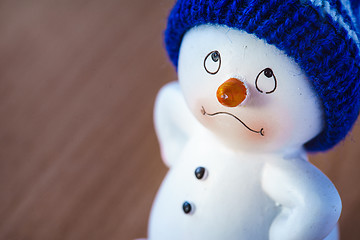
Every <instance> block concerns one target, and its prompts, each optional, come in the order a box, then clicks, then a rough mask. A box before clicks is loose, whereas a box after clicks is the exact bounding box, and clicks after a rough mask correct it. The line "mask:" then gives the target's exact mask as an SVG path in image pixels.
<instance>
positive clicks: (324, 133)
mask: <svg viewBox="0 0 360 240" xmlns="http://www.w3.org/2000/svg"><path fill="white" fill-rule="evenodd" d="M335 1H336V4H330V3H329V2H328V1H326V0H325V1H314V0H287V1H267V2H266V3H264V1H261V0H254V1H246V0H245V1H243V0H230V1H228V0H208V1H200V0H193V1H187V0H178V1H177V2H176V4H175V6H174V8H173V10H172V12H171V13H170V16H169V20H168V26H167V29H166V32H165V43H166V49H167V51H168V54H169V57H170V59H171V60H172V62H173V63H174V65H175V66H176V67H177V68H178V74H179V80H180V84H181V86H182V89H183V92H184V95H185V98H186V101H187V103H188V105H189V108H190V109H191V111H192V112H193V114H194V115H195V116H196V118H197V119H199V121H200V122H201V123H202V124H203V125H204V126H206V127H207V128H208V129H210V130H211V131H212V132H213V133H214V134H215V135H216V136H218V137H219V139H221V140H222V141H223V142H224V143H226V144H227V145H228V146H231V147H234V148H236V149H247V150H252V151H281V150H284V149H289V148H290V149H292V148H299V147H302V146H304V147H305V149H306V150H307V151H323V150H327V149H330V148H331V147H333V146H334V145H335V144H337V143H338V142H339V141H341V140H342V139H343V138H345V136H346V134H347V132H348V131H349V130H350V129H351V127H352V125H353V124H354V122H355V120H356V118H357V116H358V113H359V109H360V100H359V99H360V81H359V79H360V54H359V53H360V51H359V49H360V48H359V46H360V44H359V43H360V41H359V35H358V32H359V31H358V30H359V29H358V28H357V27H358V26H360V21H358V18H357V17H356V14H355V13H359V12H360V9H359V6H360V4H359V3H358V1H346V0H345V1H344V0H335Z"/></svg>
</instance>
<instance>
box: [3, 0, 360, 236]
mask: <svg viewBox="0 0 360 240" xmlns="http://www.w3.org/2000/svg"><path fill="white" fill-rule="evenodd" d="M172 4H173V2H172V1H168V0H153V1H148V0H133V1H125V0H102V1H100V0H97V1H96V0H61V1H60V0H47V1H45V0H28V1H17V0H3V1H1V2H0V116H1V117H0V159H1V161H0V239H1V240H20V239H26V240H31V239H34V240H35V239H36V240H49V239H51V240H57V239H59V240H60V239H61V240H64V239H66V240H70V239H74V240H79V239H86V240H91V239H94V240H99V239H107V240H110V239H124V240H126V239H133V238H136V237H144V236H146V228H147V220H148V215H149V211H150V207H151V203H152V200H153V198H154V196H155V193H156V191H157V188H158V187H159V184H160V183H161V181H162V179H163V177H164V175H165V173H166V171H167V169H166V167H165V166H164V165H163V163H162V161H161V159H160V154H159V147H158V143H157V139H156V136H155V133H154V130H153V123H152V108H153V102H154V98H155V96H156V93H157V91H158V90H159V88H160V87H161V86H162V85H164V84H165V83H166V82H169V81H171V80H175V79H176V74H175V71H174V69H173V67H172V66H171V64H170V63H169V61H168V59H167V57H166V53H165V50H164V48H163V41H162V32H163V29H164V28H165V24H166V17H167V14H168V11H169V9H170V7H171V6H172ZM359 141H360V127H359V124H357V125H356V126H355V129H354V131H353V132H352V134H350V136H349V137H348V138H347V140H346V141H345V142H344V143H341V144H340V145H339V146H338V147H337V148H336V149H334V150H332V151H331V152H329V153H326V154H319V155H316V156H312V157H311V160H312V162H314V163H315V164H316V165H317V166H318V167H319V168H321V169H322V170H323V171H324V172H325V173H326V174H327V175H328V176H329V177H330V178H331V179H332V180H333V181H334V183H335V185H336V186H337V188H338V190H339V192H340V194H341V196H342V199H343V205H344V206H343V214H342V217H341V221H340V224H341V234H342V237H343V238H342V239H346V240H349V239H360V227H359V225H360V220H359V218H360V190H359V187H358V185H357V184H359V182H360V174H359V173H358V172H359V168H360V147H359Z"/></svg>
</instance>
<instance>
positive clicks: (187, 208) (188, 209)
mask: <svg viewBox="0 0 360 240" xmlns="http://www.w3.org/2000/svg"><path fill="white" fill-rule="evenodd" d="M191 209H192V207H191V204H190V203H189V202H184V204H183V210H184V213H186V214H189V213H190V212H191Z"/></svg>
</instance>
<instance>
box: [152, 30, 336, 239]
mask: <svg viewBox="0 0 360 240" xmlns="http://www.w3.org/2000/svg"><path fill="white" fill-rule="evenodd" d="M214 50H216V51H218V52H219V53H220V56H221V66H220V68H219V71H218V72H217V73H216V74H209V71H206V70H204V66H205V65H206V64H208V63H209V64H210V65H209V66H208V67H209V68H213V69H217V66H216V63H217V62H207V61H209V60H208V59H206V56H208V54H209V53H210V52H212V51H214ZM211 64H213V65H211ZM214 64H215V65H214ZM265 68H271V69H272V71H273V73H274V74H275V76H276V80H277V86H276V89H275V91H273V92H272V93H269V94H267V93H266V92H269V89H270V90H271V89H273V88H274V85H273V84H274V83H273V82H271V81H266V80H267V79H265V78H264V79H260V81H258V82H256V83H255V79H257V78H258V77H259V76H260V73H261V72H262V71H263V69H265ZM178 73H179V83H180V85H179V84H178V83H175V82H174V83H170V84H168V85H166V86H165V87H164V88H163V89H162V90H161V91H160V93H159V95H158V98H157V101H156V104H155V127H156V131H157V134H158V137H159V141H160V147H161V153H162V157H163V159H164V161H165V163H166V164H167V165H168V166H169V167H170V170H169V172H168V174H167V176H166V178H165V179H164V181H163V183H162V186H161V187H160V190H159V192H158V194H157V197H156V199H155V201H154V205H153V208H152V211H151V216H150V222H149V239H150V240H162V239H206V240H210V239H245V240H247V239H249V240H250V239H257V240H262V239H264V240H265V239H270V240H282V239H284V240H285V239H286V240H291V239H293V240H304V239H307V240H311V239H314V240H316V239H319V240H320V239H324V238H325V237H326V236H327V235H328V234H329V233H330V232H332V231H333V232H332V234H331V235H330V236H329V237H328V238H327V239H336V238H337V233H336V230H333V229H334V227H335V226H336V223H337V220H338V218H339V216H340V212H341V200H340V197H339V195H338V193H337V190H336V189H335V187H334V186H333V184H332V183H331V181H330V180H329V179H328V178H327V177H326V176H325V175H324V174H323V173H321V172H320V171H319V170H318V169H316V168H315V167H314V166H313V165H312V164H310V163H309V162H308V161H307V159H306V154H305V152H304V150H303V148H302V145H303V144H304V143H305V142H306V141H308V140H310V139H311V138H313V137H314V136H316V135H317V134H318V133H319V132H320V131H321V128H322V118H321V104H320V102H319V101H318V99H317V97H316V94H315V93H314V92H313V91H312V89H311V84H309V82H308V80H307V79H306V76H305V75H304V74H303V72H302V71H301V69H299V67H298V66H297V64H296V63H295V62H294V61H292V60H291V59H290V58H288V57H287V56H286V55H285V54H283V53H282V52H280V51H279V50H277V49H276V48H275V47H273V46H270V45H268V44H266V43H265V42H264V41H262V40H259V39H257V38H256V37H254V36H252V35H249V34H247V33H244V32H241V31H238V30H234V29H229V28H227V27H223V26H213V25H203V26H200V27H195V28H193V29H191V30H190V31H189V32H188V33H187V34H186V35H185V37H184V40H183V42H182V46H181V50H180V57H179V68H178ZM230 78H236V79H238V80H239V81H241V82H243V84H244V85H245V86H246V87H247V93H248V94H247V97H246V99H245V101H244V102H242V103H241V104H240V105H238V106H236V107H227V106H224V105H222V104H221V103H220V102H219V101H218V99H217V96H216V91H217V89H218V88H219V86H220V85H221V84H222V83H224V82H225V81H226V80H228V79H230ZM180 88H181V89H180ZM259 88H261V89H264V91H263V92H260V91H259ZM204 109H206V113H224V112H226V114H217V115H209V114H204ZM230 114H231V115H230ZM235 116H236V117H235ZM245 125H246V126H247V127H245ZM249 128H250V129H255V130H254V131H249ZM259 129H263V130H264V131H263V133H264V134H259V133H260V131H259V132H258V133H256V131H257V130H259ZM197 167H204V168H205V169H206V171H207V177H206V178H204V179H197V178H196V177H195V174H194V172H195V169H196V168H197ZM185 201H187V202H189V203H191V206H192V211H191V212H190V213H188V214H186V213H185V212H184V211H183V209H182V205H183V203H184V202H185Z"/></svg>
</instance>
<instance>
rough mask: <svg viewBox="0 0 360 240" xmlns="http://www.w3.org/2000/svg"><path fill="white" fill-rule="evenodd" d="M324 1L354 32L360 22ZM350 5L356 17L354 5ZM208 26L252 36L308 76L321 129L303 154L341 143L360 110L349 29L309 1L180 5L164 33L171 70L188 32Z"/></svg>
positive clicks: (221, 0) (203, 0)
mask: <svg viewBox="0 0 360 240" xmlns="http://www.w3.org/2000/svg"><path fill="white" fill-rule="evenodd" d="M328 2H329V3H330V5H331V6H333V7H334V8H335V9H337V11H338V12H340V15H341V16H342V19H343V22H345V23H347V24H348V25H349V26H350V28H349V29H350V30H352V31H354V32H356V28H357V27H358V22H359V18H357V19H356V20H357V21H358V22H354V21H352V19H353V18H351V16H349V15H347V12H346V10H345V8H344V6H342V5H341V2H340V1H338V0H329V1H328ZM351 4H352V7H353V9H357V10H356V11H357V12H356V11H354V12H355V13H356V14H358V15H360V12H359V11H358V10H359V5H360V4H359V2H358V0H353V1H351ZM209 23H211V24H221V25H227V26H229V27H232V28H236V29H241V30H244V31H246V32H248V33H250V34H255V35H256V36H257V37H258V38H260V39H264V40H266V42H267V43H269V44H272V45H275V46H276V47H277V48H278V49H280V50H282V51H284V52H285V53H286V54H287V55H288V56H290V57H292V58H293V59H294V60H295V61H296V62H297V63H298V65H299V66H300V67H301V68H302V69H303V71H304V72H305V73H306V74H307V77H308V78H309V80H310V81H311V83H312V86H313V89H314V90H315V91H316V92H317V94H318V96H319V97H320V99H321V100H322V104H323V112H324V125H325V126H324V129H323V131H322V132H321V133H320V134H319V135H318V136H316V137H315V138H314V139H312V140H311V141H309V142H307V143H306V144H305V148H306V150H307V151H312V152H314V151H325V150H328V149H330V148H332V147H333V146H334V145H336V144H337V143H338V142H339V141H341V140H342V139H344V138H345V136H346V134H347V133H348V132H349V131H350V129H351V127H352V126H353V124H354V122H355V121H356V119H357V116H358V114H359V109H360V84H359V83H360V71H359V70H360V69H359V66H360V64H359V63H360V56H359V49H358V47H357V45H356V41H355V40H354V39H353V38H351V37H350V36H349V31H348V30H349V29H348V30H346V29H345V28H344V27H343V26H342V25H341V24H339V22H338V21H336V19H335V20H334V18H333V17H332V16H331V15H329V14H328V13H326V12H325V11H324V10H323V9H322V8H321V7H319V6H316V5H314V4H312V2H311V1H308V0H288V1H286V0H282V1H280V0H267V1H262V0H179V1H177V2H176V4H175V6H174V8H173V10H172V11H171V13H170V16H169V19H168V26H167V29H166V31H165V43H166V49H167V51H168V54H169V57H170V59H171V61H172V62H173V64H174V65H175V67H177V64H178V57H179V48H180V44H181V41H182V38H183V36H184V34H185V33H186V31H188V30H189V29H190V28H192V27H194V26H197V25H202V24H209ZM357 36H359V35H357Z"/></svg>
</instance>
